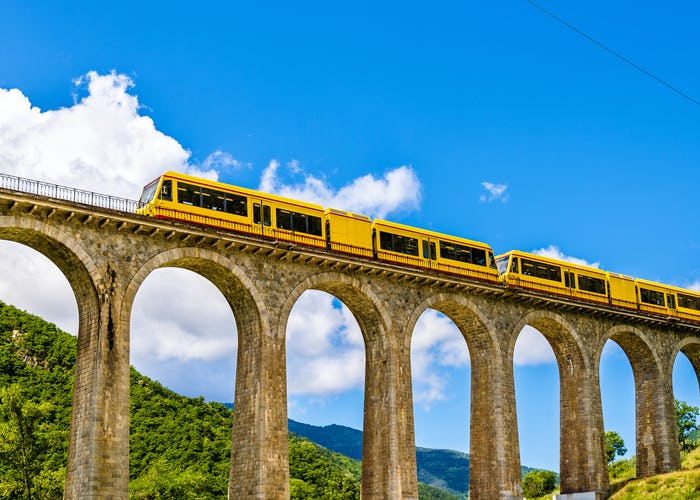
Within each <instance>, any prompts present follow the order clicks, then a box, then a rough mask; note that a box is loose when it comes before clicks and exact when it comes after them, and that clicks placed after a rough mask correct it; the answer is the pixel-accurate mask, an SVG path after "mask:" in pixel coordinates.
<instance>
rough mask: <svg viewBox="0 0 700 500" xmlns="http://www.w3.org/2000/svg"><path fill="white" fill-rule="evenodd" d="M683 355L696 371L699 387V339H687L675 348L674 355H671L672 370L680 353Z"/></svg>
mask: <svg viewBox="0 0 700 500" xmlns="http://www.w3.org/2000/svg"><path fill="white" fill-rule="evenodd" d="M681 352H682V353H683V354H685V356H686V357H687V358H688V361H690V364H691V365H692V367H693V370H694V371H695V376H696V377H697V379H698V385H700V339H699V338H698V337H685V338H683V339H682V340H681V341H680V342H678V344H677V345H676V346H675V348H674V351H673V354H672V355H671V359H670V363H671V369H673V363H674V362H675V360H676V357H677V356H678V353H681Z"/></svg>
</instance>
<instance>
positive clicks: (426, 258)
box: [422, 239, 437, 268]
mask: <svg viewBox="0 0 700 500" xmlns="http://www.w3.org/2000/svg"><path fill="white" fill-rule="evenodd" d="M422 247H423V253H422V255H423V265H424V266H427V267H430V268H436V267H437V266H436V261H437V251H436V248H435V242H434V241H430V239H427V240H422Z"/></svg>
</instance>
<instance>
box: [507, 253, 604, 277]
mask: <svg viewBox="0 0 700 500" xmlns="http://www.w3.org/2000/svg"><path fill="white" fill-rule="evenodd" d="M506 255H515V256H518V257H526V258H528V259H531V260H537V261H540V262H546V263H547V264H554V265H557V266H562V267H569V268H573V269H580V270H583V271H588V272H590V273H602V274H605V273H606V271H605V270H604V269H600V268H598V267H593V266H586V265H583V264H577V263H575V262H571V261H568V260H560V259H553V258H552V257H546V256H544V255H538V254H535V253H530V252H523V251H522V250H510V251H508V252H504V253H502V254H500V255H496V259H499V258H501V257H505V256H506Z"/></svg>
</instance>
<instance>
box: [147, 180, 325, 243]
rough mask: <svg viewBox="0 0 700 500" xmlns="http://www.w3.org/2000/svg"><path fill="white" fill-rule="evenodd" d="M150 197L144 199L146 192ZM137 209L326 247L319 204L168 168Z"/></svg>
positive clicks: (149, 189)
mask: <svg viewBox="0 0 700 500" xmlns="http://www.w3.org/2000/svg"><path fill="white" fill-rule="evenodd" d="M149 193H150V199H148V200H146V198H148V197H149ZM141 200H142V204H143V205H142V206H141V207H140V208H139V209H138V213H143V214H145V215H150V216H152V217H160V218H168V219H176V220H182V221H186V222H192V223H195V224H202V225H207V226H211V227H218V228H222V229H227V230H232V231H237V232H242V233H250V234H255V235H260V236H263V237H266V238H270V239H276V240H284V241H291V242H294V243H299V244H303V245H311V246H316V247H321V248H325V246H326V237H325V229H324V223H323V207H321V206H320V205H315V204H312V203H305V202H301V201H296V200H292V199H288V198H284V197H282V196H276V195H272V194H268V193H263V192H260V191H255V190H252V189H246V188H242V187H238V186H233V185H229V184H224V183H221V182H216V181H211V180H208V179H202V178H198V177H193V176H191V175H186V174H180V173H178V172H166V173H165V174H163V175H162V176H161V177H160V178H159V179H156V180H155V181H153V182H152V183H150V184H148V185H147V186H146V187H145V188H144V191H143V194H142V196H141Z"/></svg>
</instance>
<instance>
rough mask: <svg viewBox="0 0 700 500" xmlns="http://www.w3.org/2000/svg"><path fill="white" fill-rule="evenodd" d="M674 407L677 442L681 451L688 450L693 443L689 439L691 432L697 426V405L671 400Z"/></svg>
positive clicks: (691, 447)
mask: <svg viewBox="0 0 700 500" xmlns="http://www.w3.org/2000/svg"><path fill="white" fill-rule="evenodd" d="M673 404H674V406H675V407H676V428H677V430H678V444H679V445H680V447H681V451H690V450H692V449H693V446H694V445H695V443H693V442H692V441H691V439H690V436H691V434H692V433H693V432H694V431H695V430H696V429H697V428H698V424H697V419H698V407H697V406H690V405H689V404H688V403H686V402H685V401H680V400H678V399H674V400H673Z"/></svg>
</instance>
